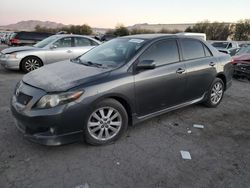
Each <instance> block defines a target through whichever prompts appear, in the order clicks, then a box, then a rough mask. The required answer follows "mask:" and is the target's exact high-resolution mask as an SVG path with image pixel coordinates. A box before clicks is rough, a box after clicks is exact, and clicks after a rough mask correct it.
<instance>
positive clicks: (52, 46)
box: [49, 44, 57, 50]
mask: <svg viewBox="0 0 250 188" xmlns="http://www.w3.org/2000/svg"><path fill="white" fill-rule="evenodd" d="M49 48H50V49H51V50H53V49H56V48H57V45H55V44H52V45H51V46H50V47H49Z"/></svg>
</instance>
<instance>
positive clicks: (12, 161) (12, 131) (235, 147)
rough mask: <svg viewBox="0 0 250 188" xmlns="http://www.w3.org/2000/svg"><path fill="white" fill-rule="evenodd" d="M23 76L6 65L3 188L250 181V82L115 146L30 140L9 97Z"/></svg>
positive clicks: (1, 104)
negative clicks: (13, 112)
mask: <svg viewBox="0 0 250 188" xmlns="http://www.w3.org/2000/svg"><path fill="white" fill-rule="evenodd" d="M22 76H23V74H22V73H19V72H16V71H6V70H4V69H3V68H0V94H1V98H0V143H1V144H0V187H1V188H7V187H10V188H15V187H18V188H19V187H20V188H28V187H36V188H39V187H42V188H47V187H51V188H57V187H58V188H70V187H72V188H75V187H77V186H78V187H79V186H80V185H85V183H87V184H88V185H89V187H90V188H104V187H105V188H112V187H114V188H123V187H124V188H125V187H136V188H147V187H149V188H152V187H157V188H160V187H162V188H163V187H164V188H165V187H174V188H176V187H185V188H187V187H190V188H194V187H209V188H211V187H213V188H216V187H220V188H221V187H225V188H230V187H235V188H246V187H249V186H250V94H249V93H250V82H249V81H236V80H234V82H233V86H232V87H231V88H230V89H229V90H228V91H227V92H226V94H225V96H224V100H223V102H222V103H221V105H220V106H219V107H218V108H216V109H208V108H206V107H204V106H202V105H193V106H190V107H187V108H184V109H181V110H177V111H174V112H171V113H168V114H165V115H162V116H160V117H157V118H153V119H151V120H149V121H146V122H144V123H141V124H139V125H137V126H135V127H130V128H129V130H128V133H127V134H126V135H125V136H124V137H123V138H122V139H120V140H119V141H118V142H116V143H115V144H113V145H108V146H103V147H93V146H88V145H86V144H84V143H75V144H70V145H66V146H60V147H45V146H41V145H37V144H34V143H31V142H29V141H27V140H25V139H23V137H22V135H20V134H19V133H18V131H17V129H16V128H15V125H14V121H13V118H12V115H11V112H10V109H9V101H10V97H11V94H12V91H13V87H14V85H15V84H16V82H17V81H18V80H19V79H21V78H22ZM194 123H198V124H203V125H204V126H205V128H204V129H195V128H193V127H192V125H193V124H194ZM188 130H191V131H192V133H191V134H188V133H187V131H188ZM180 150H187V151H189V152H190V153H191V156H192V160H183V159H182V158H181V155H180ZM82 187H87V186H82Z"/></svg>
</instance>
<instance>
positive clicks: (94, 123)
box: [89, 122, 100, 127]
mask: <svg viewBox="0 0 250 188" xmlns="http://www.w3.org/2000/svg"><path fill="white" fill-rule="evenodd" d="M99 125H100V124H99V122H89V127H96V126H99Z"/></svg>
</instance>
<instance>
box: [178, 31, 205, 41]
mask: <svg viewBox="0 0 250 188" xmlns="http://www.w3.org/2000/svg"><path fill="white" fill-rule="evenodd" d="M177 35H184V36H189V37H193V38H198V39H202V40H207V35H206V33H190V32H182V33H177Z"/></svg>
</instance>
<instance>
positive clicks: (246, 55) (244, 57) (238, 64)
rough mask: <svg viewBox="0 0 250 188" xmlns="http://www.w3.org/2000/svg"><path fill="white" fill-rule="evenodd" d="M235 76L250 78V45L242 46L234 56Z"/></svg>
mask: <svg viewBox="0 0 250 188" xmlns="http://www.w3.org/2000/svg"><path fill="white" fill-rule="evenodd" d="M233 65H234V73H233V76H234V77H235V78H243V79H248V80H250V45H248V46H245V47H243V48H241V50H240V51H239V52H238V53H237V55H236V56H234V57H233Z"/></svg>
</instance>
